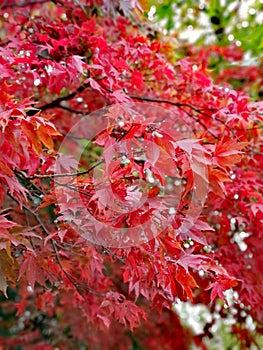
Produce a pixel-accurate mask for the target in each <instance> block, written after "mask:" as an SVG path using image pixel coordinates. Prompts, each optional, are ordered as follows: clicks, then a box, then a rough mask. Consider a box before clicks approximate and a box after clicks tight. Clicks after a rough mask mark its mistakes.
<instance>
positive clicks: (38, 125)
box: [0, 0, 263, 350]
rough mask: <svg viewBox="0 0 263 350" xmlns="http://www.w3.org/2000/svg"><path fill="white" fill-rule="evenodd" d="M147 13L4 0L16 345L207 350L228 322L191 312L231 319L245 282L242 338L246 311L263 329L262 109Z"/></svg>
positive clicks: (4, 270) (6, 173) (3, 131)
mask: <svg viewBox="0 0 263 350" xmlns="http://www.w3.org/2000/svg"><path fill="white" fill-rule="evenodd" d="M140 11H141V5H140V3H139V2H137V1H131V2H128V1H88V0H80V1H70V0H57V1H53V2H49V1H40V0H39V1H31V2H28V3H27V4H25V3H23V2H22V3H21V2H19V1H13V0H9V1H4V2H3V4H2V5H0V17H1V28H0V35H1V38H0V53H1V55H0V70H1V77H0V84H1V92H0V150H1V152H0V199H1V203H0V204H1V209H0V290H1V292H2V293H3V298H4V297H9V299H7V300H6V301H3V305H7V306H6V308H7V309H8V310H10V312H11V314H12V313H14V312H15V313H16V317H15V318H14V319H13V321H12V322H13V324H12V325H11V326H10V327H9V328H8V329H9V332H10V335H11V336H10V337H2V338H1V339H0V342H2V344H3V345H4V346H7V347H8V348H10V349H13V348H15V346H16V345H17V344H22V345H24V346H25V348H32V349H47V350H48V349H55V348H56V347H59V348H60V349H69V348H81V346H88V347H89V346H91V347H92V348H93V349H115V348H118V349H127V348H129V347H131V346H133V347H134V348H136V346H137V348H139V346H142V347H143V348H149V349H173V348H176V347H177V348H180V349H188V348H189V346H190V344H193V343H194V344H196V345H197V346H202V347H203V348H205V343H204V342H203V339H204V338H205V337H206V336H211V330H210V329H211V327H212V325H213V322H214V319H213V320H212V321H211V322H210V323H207V325H206V327H205V328H204V333H203V334H201V335H195V334H193V332H192V331H191V330H190V329H185V328H184V327H183V326H182V325H181V322H180V318H179V316H178V315H177V314H176V311H175V309H174V306H175V305H176V304H177V303H178V302H179V301H183V302H186V301H191V302H192V303H193V304H198V303H202V304H204V305H206V306H207V307H208V308H209V309H210V311H211V313H212V315H213V313H214V311H215V309H216V306H217V308H218V305H219V307H220V311H219V312H220V315H221V316H222V317H226V316H225V315H226V312H227V310H228V309H227V308H226V307H227V304H225V307H224V303H220V302H219V303H218V300H223V301H225V291H227V290H229V289H231V290H232V291H233V295H234V301H233V308H234V309H235V313H233V317H234V318H235V319H236V324H235V326H233V333H235V334H236V335H237V336H238V338H239V339H240V344H241V347H244V348H246V347H247V346H250V344H252V343H253V342H255V338H254V335H255V334H254V333H253V332H249V331H248V330H247V329H246V327H245V319H244V317H243V316H242V315H243V314H244V312H245V313H246V315H250V316H251V317H252V318H253V320H254V322H255V324H256V326H255V328H256V332H257V333H262V331H263V330H262V326H260V324H262V322H263V308H262V305H263V294H262V288H263V278H262V275H261V274H260V271H261V266H262V262H263V261H262V256H263V245H262V229H263V199H262V198H263V179H262V175H261V170H260V169H261V168H262V166H263V157H262V149H263V144H262V133H261V128H262V123H263V107H262V103H260V102H251V101H250V99H249V97H248V96H247V95H246V94H245V92H243V91H241V90H240V91H234V90H232V89H231V88H229V87H225V86H224V85H216V84H214V82H213V80H212V78H211V76H210V74H211V72H210V71H208V70H207V66H206V63H207V62H205V61H204V60H202V59H201V58H200V55H199V56H198V55H195V54H193V55H190V56H189V57H185V58H182V59H180V60H175V58H174V57H173V50H174V48H173V46H172V45H171V44H169V41H168V42H167V41H166V40H164V39H162V38H161V37H160V38H159V39H158V40H157V39H156V38H155V36H154V35H153V29H152V27H151V25H149V24H148V23H147V22H145V21H144V20H143V18H142V15H141V12H140ZM236 54H238V53H236ZM219 81H220V78H219ZM3 300H4V299H3ZM225 302H226V303H227V301H225ZM85 348H86V347H85Z"/></svg>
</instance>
